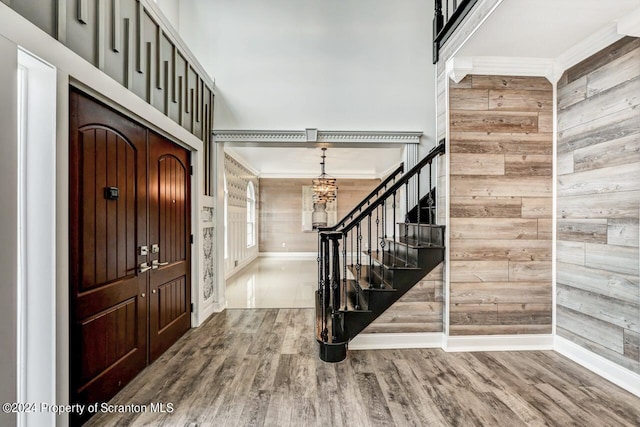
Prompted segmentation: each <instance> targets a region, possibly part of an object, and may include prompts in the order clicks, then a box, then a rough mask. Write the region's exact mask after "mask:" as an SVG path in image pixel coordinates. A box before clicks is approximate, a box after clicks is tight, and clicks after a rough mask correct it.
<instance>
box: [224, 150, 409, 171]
mask: <svg viewBox="0 0 640 427" xmlns="http://www.w3.org/2000/svg"><path fill="white" fill-rule="evenodd" d="M402 150H403V147H402V146H398V147H391V148H333V147H330V148H328V149H327V152H326V155H327V158H326V167H325V170H326V173H327V174H328V175H331V176H333V177H336V178H380V177H381V176H383V175H384V174H386V173H387V172H390V170H391V169H392V168H395V167H396V166H397V165H398V164H399V163H400V162H401V161H402ZM225 151H226V152H228V153H229V154H230V155H231V156H233V157H235V158H236V159H237V160H239V161H241V162H243V163H245V165H246V166H250V167H251V168H252V169H254V171H255V172H257V173H258V174H259V176H260V177H262V178H287V177H299V178H313V177H316V176H318V175H320V161H321V160H322V159H321V158H320V156H321V155H322V151H321V150H320V148H319V147H313V148H296V147H264V148H263V147H225Z"/></svg>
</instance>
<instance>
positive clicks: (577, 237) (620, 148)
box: [556, 37, 640, 373]
mask: <svg viewBox="0 0 640 427" xmlns="http://www.w3.org/2000/svg"><path fill="white" fill-rule="evenodd" d="M557 156H558V203H557V207H558V213H557V214H558V221H557V261H558V262H557V268H556V271H557V283H558V285H557V290H556V292H557V299H556V301H557V313H558V319H557V333H558V335H560V336H562V337H564V338H566V339H568V340H571V341H573V342H575V343H576V344H578V345H581V346H582V347H585V348H587V349H589V350H591V351H592V352H594V353H597V354H599V355H600V356H602V357H605V358H607V359H609V360H611V361H613V362H615V363H617V364H619V365H621V366H624V367H625V368H627V369H630V370H633V371H635V372H638V373H640V352H639V348H640V345H639V344H640V339H639V338H640V277H639V273H640V272H639V264H640V255H639V252H638V240H639V231H638V218H639V216H640V215H639V213H640V175H639V173H640V39H638V38H631V37H627V38H624V39H622V40H620V41H619V42H616V43H614V44H613V45H611V46H610V47H608V48H606V49H604V50H602V51H601V52H599V53H597V54H595V55H594V56H592V57H590V58H587V59H585V60H584V61H583V62H581V63H579V64H577V65H576V66H574V67H572V68H570V69H569V70H567V71H566V72H565V73H564V75H563V76H562V77H561V79H560V82H559V83H558V148H557Z"/></svg>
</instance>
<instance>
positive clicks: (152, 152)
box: [149, 133, 191, 361]
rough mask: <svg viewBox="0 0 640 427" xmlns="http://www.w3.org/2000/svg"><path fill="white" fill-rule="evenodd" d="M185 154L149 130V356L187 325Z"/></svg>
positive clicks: (157, 353) (153, 356) (155, 354)
mask: <svg viewBox="0 0 640 427" xmlns="http://www.w3.org/2000/svg"><path fill="white" fill-rule="evenodd" d="M189 175H190V174H189V153H188V152H186V151H185V150H183V149H182V148H180V147H177V146H176V145H174V144H172V143H171V142H169V141H167V140H166V139H164V138H162V137H160V136H158V135H156V134H154V133H149V241H150V243H151V246H150V248H151V251H150V253H151V264H152V268H153V271H152V273H151V275H150V280H151V283H150V290H151V299H150V300H149V302H150V311H149V328H150V330H149V346H150V348H149V358H150V361H154V360H156V359H157V358H158V357H159V356H160V355H161V354H162V353H163V352H164V351H165V350H166V349H167V348H169V347H170V346H171V345H172V344H173V343H174V342H175V341H176V340H177V339H178V338H179V337H180V336H181V335H182V334H184V333H185V332H186V331H187V329H189V327H190V326H191V290H190V282H191V281H190V277H191V276H190V272H191V266H190V263H189V259H190V256H189V255H190V249H191V245H190V242H189V240H190V230H191V226H190V221H189V206H190V200H189V191H188V189H189Z"/></svg>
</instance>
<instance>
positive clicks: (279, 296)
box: [226, 258, 318, 308]
mask: <svg viewBox="0 0 640 427" xmlns="http://www.w3.org/2000/svg"><path fill="white" fill-rule="evenodd" d="M317 286H318V263H317V261H316V260H315V259H311V258H300V259H279V258H258V259H256V260H255V261H253V262H252V263H251V264H249V265H248V266H247V267H245V268H243V269H242V270H241V271H240V272H239V273H237V274H235V275H234V276H232V277H230V278H229V279H227V290H226V295H227V308H311V307H314V291H315V290H316V288H317Z"/></svg>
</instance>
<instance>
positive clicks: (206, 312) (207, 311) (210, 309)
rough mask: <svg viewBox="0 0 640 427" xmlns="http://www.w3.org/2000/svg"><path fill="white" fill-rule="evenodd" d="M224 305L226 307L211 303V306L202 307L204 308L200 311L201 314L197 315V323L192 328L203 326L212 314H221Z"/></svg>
mask: <svg viewBox="0 0 640 427" xmlns="http://www.w3.org/2000/svg"><path fill="white" fill-rule="evenodd" d="M225 305H226V304H224V303H220V302H214V303H211V304H209V305H207V306H206V307H204V308H203V309H202V311H201V312H200V313H199V315H198V321H197V323H196V324H194V325H193V327H194V328H198V327H200V326H202V324H203V323H204V322H206V321H207V319H208V318H209V317H211V315H212V314H213V313H219V312H221V311H222V310H224V309H225Z"/></svg>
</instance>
